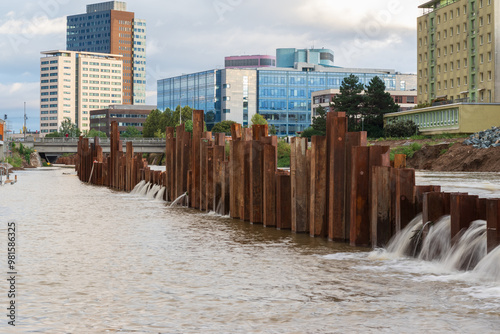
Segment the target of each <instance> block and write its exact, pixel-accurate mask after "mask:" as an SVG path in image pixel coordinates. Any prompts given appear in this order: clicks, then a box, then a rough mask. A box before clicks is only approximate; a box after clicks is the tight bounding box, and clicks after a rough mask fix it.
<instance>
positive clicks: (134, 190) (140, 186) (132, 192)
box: [130, 180, 146, 195]
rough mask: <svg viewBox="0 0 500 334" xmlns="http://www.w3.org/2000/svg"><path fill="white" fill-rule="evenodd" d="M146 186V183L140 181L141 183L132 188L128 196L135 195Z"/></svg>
mask: <svg viewBox="0 0 500 334" xmlns="http://www.w3.org/2000/svg"><path fill="white" fill-rule="evenodd" d="M145 185H146V181H144V180H142V181H141V182H139V183H137V185H136V186H135V187H134V189H132V191H131V192H130V194H132V195H133V194H137V193H139V192H140V191H141V189H142V187H144V186H145Z"/></svg>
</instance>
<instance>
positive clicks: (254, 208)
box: [247, 128, 264, 224]
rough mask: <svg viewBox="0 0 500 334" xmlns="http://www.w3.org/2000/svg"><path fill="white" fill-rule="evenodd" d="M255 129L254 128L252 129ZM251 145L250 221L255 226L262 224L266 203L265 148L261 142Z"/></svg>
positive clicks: (258, 132)
mask: <svg viewBox="0 0 500 334" xmlns="http://www.w3.org/2000/svg"><path fill="white" fill-rule="evenodd" d="M252 129H253V128H252ZM255 133H257V134H260V131H254V134H255ZM249 143H250V144H249V145H250V158H249V161H248V162H249V166H250V169H249V178H250V179H249V185H250V201H249V203H248V204H247V206H249V213H250V217H249V220H250V222H251V223H253V224H262V223H263V222H264V220H263V217H262V215H263V211H264V202H263V195H264V193H263V183H262V182H263V181H264V175H263V171H264V167H263V151H264V147H263V145H262V143H261V142H259V141H257V140H252V141H251V142H249Z"/></svg>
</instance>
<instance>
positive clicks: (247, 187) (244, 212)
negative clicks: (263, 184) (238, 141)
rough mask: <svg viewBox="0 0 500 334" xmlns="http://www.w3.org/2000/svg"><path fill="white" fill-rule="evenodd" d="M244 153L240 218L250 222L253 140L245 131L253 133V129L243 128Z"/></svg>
mask: <svg viewBox="0 0 500 334" xmlns="http://www.w3.org/2000/svg"><path fill="white" fill-rule="evenodd" d="M243 130H244V131H243V134H244V135H243V142H242V143H243V144H242V147H243V154H242V158H243V160H242V162H241V164H242V166H243V178H242V179H241V181H243V192H242V193H241V200H240V219H241V220H244V221H247V222H249V221H250V211H251V210H250V209H251V208H250V201H249V199H250V198H251V195H250V194H251V192H252V186H251V184H250V168H251V158H250V156H251V151H252V141H251V136H246V137H245V133H247V132H248V133H250V134H251V129H249V128H248V129H243ZM245 130H250V131H245ZM245 139H248V140H245Z"/></svg>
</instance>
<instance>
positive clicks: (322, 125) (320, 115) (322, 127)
mask: <svg viewBox="0 0 500 334" xmlns="http://www.w3.org/2000/svg"><path fill="white" fill-rule="evenodd" d="M312 128H313V129H314V130H316V131H318V132H321V133H323V136H324V135H325V134H326V109H325V108H323V107H322V106H319V107H318V108H316V117H314V118H313V120H312Z"/></svg>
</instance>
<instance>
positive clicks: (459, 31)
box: [417, 0, 500, 104]
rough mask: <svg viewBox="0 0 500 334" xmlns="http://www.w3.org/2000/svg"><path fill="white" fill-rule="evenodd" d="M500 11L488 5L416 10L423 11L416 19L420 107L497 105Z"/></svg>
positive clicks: (444, 2) (446, 2) (461, 1)
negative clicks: (460, 103) (471, 103)
mask: <svg viewBox="0 0 500 334" xmlns="http://www.w3.org/2000/svg"><path fill="white" fill-rule="evenodd" d="M495 6H496V7H495ZM499 6H500V4H499V3H498V1H492V0H433V1H427V2H425V3H424V4H422V5H420V6H419V8H422V9H423V12H424V14H423V15H422V16H420V17H419V18H418V20H417V34H418V36H417V39H418V42H417V43H418V55H417V57H418V59H417V61H418V73H417V75H418V101H419V103H421V102H435V103H448V104H449V103H451V102H475V103H498V102H500V84H499V80H500V69H499V68H498V67H499V66H500V34H499V33H496V32H497V31H498V29H499V28H500V25H499V24H500V23H499V22H500V8H499Z"/></svg>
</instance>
